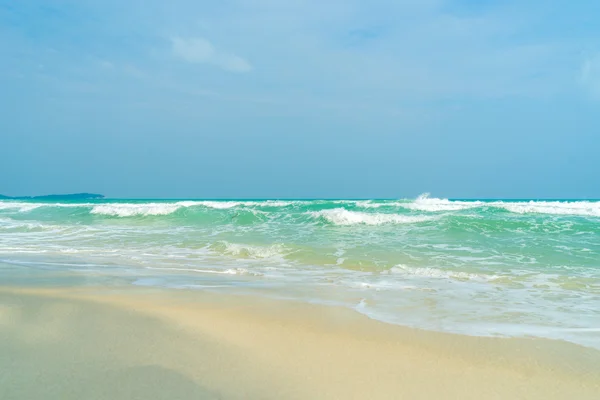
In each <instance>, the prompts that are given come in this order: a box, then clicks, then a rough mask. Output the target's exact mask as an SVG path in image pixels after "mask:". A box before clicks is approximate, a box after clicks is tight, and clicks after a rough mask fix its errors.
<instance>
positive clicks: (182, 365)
mask: <svg viewBox="0 0 600 400" xmlns="http://www.w3.org/2000/svg"><path fill="white" fill-rule="evenodd" d="M0 399H2V400H12V399H24V400H34V399H44V400H46V399H61V400H67V399H78V400H80V399H144V400H152V399H170V400H176V399H544V400H549V399H570V400H575V399H577V400H580V399H594V400H598V399H600V352H599V351H595V350H591V349H587V348H583V347H580V346H576V345H572V344H568V343H563V342H557V341H550V340H541V339H497V338H475V337H467V336H461V335H450V334H441V333H433V332H425V331H421V330H416V329H410V328H404V327H399V326H392V325H387V324H383V323H379V322H377V321H373V320H370V319H368V318H366V317H364V316H361V315H359V314H357V313H355V312H353V311H351V310H345V309H340V308H336V307H324V306H316V305H314V306H313V305H306V304H299V303H293V302H283V301H274V300H265V299H259V298H254V297H248V296H233V295H232V296H225V295H217V294H207V293H202V292H191V291H168V292H167V291H160V290H147V289H137V288H125V289H106V288H96V289H94V288H87V289H72V288H69V289H31V288H29V289H26V288H21V289H19V288H0Z"/></svg>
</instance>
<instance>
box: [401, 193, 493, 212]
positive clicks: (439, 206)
mask: <svg viewBox="0 0 600 400" xmlns="http://www.w3.org/2000/svg"><path fill="white" fill-rule="evenodd" d="M397 204H398V205H399V206H401V207H404V208H408V209H410V210H416V211H430V212H438V211H460V210H467V209H470V208H477V207H481V206H482V205H484V204H485V203H484V202H481V201H452V200H448V199H438V198H432V197H429V194H428V193H425V194H422V195H420V196H419V197H417V199H416V200H415V201H413V202H411V203H397Z"/></svg>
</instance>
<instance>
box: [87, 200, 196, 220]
mask: <svg viewBox="0 0 600 400" xmlns="http://www.w3.org/2000/svg"><path fill="white" fill-rule="evenodd" d="M181 207H184V206H183V205H182V204H179V203H139V204H131V203H120V204H119V203H113V204H98V205H95V206H94V207H93V208H92V210H91V211H90V213H91V214H97V215H109V216H113V217H134V216H149V215H169V214H172V213H174V212H175V211H177V210H178V209H180V208H181Z"/></svg>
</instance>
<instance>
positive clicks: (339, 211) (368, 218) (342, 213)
mask: <svg viewBox="0 0 600 400" xmlns="http://www.w3.org/2000/svg"><path fill="white" fill-rule="evenodd" d="M310 214H311V215H313V216H315V217H317V218H324V219H325V220H327V221H328V222H330V223H332V224H334V225H359V224H363V225H383V224H414V223H418V222H425V221H431V220H432V219H433V218H432V217H427V216H411V215H397V214H380V213H377V214H371V213H365V212H359V211H349V210H346V209H345V208H334V209H330V210H321V211H312V212H310Z"/></svg>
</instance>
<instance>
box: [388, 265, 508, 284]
mask: <svg viewBox="0 0 600 400" xmlns="http://www.w3.org/2000/svg"><path fill="white" fill-rule="evenodd" d="M388 273H390V274H393V275H407V276H418V277H423V278H435V279H440V278H441V279H457V280H473V281H492V280H494V279H498V278H500V276H498V275H488V274H477V273H470V272H462V271H452V270H444V269H440V268H433V267H409V266H407V265H396V266H395V267H392V268H391V269H390V270H389V272H388Z"/></svg>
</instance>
